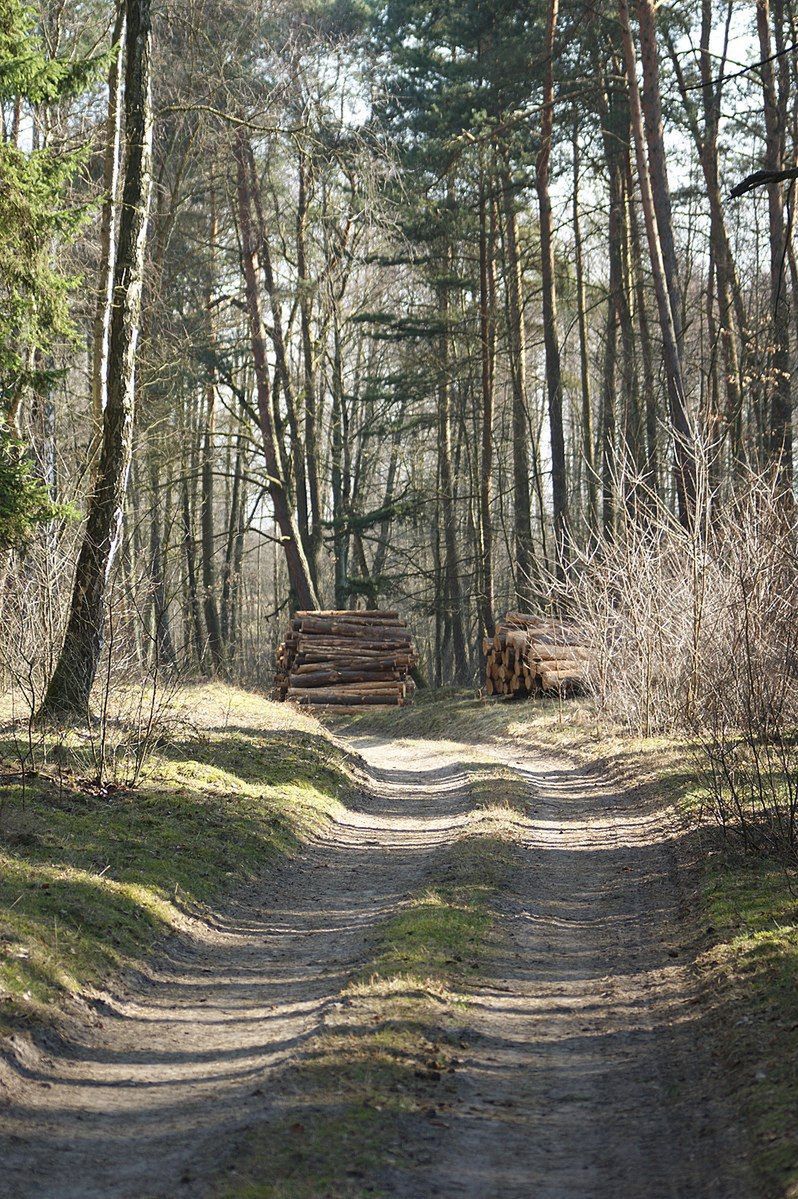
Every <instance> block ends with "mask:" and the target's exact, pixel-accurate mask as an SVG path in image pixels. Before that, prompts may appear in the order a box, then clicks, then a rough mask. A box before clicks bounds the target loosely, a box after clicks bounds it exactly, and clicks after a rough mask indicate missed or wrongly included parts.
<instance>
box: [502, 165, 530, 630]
mask: <svg viewBox="0 0 798 1199" xmlns="http://www.w3.org/2000/svg"><path fill="white" fill-rule="evenodd" d="M501 184H502V195H503V200H504V256H505V287H506V290H507V316H508V326H509V327H508V342H509V349H510V377H511V382H512V389H513V527H514V532H515V546H514V550H515V571H514V576H515V590H516V597H517V600H518V604H519V605H520V607H522V608H525V607H526V608H529V607H531V606H532V604H533V602H534V598H533V596H534V589H533V586H532V576H533V568H534V564H533V554H532V508H531V502H530V495H529V441H528V436H529V435H528V430H527V411H526V328H525V323H524V303H523V290H522V275H521V260H520V257H519V254H518V221H517V217H516V211H515V197H514V196H513V185H512V177H511V175H510V170H509V168H505V170H504V172H503V174H502V179H501Z"/></svg>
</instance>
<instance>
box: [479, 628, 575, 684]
mask: <svg viewBox="0 0 798 1199" xmlns="http://www.w3.org/2000/svg"><path fill="white" fill-rule="evenodd" d="M482 651H483V653H484V655H485V691H486V693H487V694H488V695H506V696H515V697H516V698H518V699H521V698H523V697H525V696H528V695H538V694H540V692H545V691H548V692H555V693H559V694H567V693H570V692H577V691H580V690H582V689H583V688H584V685H585V683H586V681H587V672H588V666H589V662H590V650H589V648H588V644H587V638H586V636H585V634H584V633H583V631H582V630H581V629H579V628H578V627H577V626H576V625H574V624H570V623H568V622H567V621H564V620H549V619H546V618H545V617H543V616H527V615H526V614H525V613H523V612H508V613H507V615H506V616H505V618H504V620H502V621H499V622H498V624H497V625H496V633H495V635H494V637H493V638H492V639H491V638H489V637H485V638H484V639H483V642H482Z"/></svg>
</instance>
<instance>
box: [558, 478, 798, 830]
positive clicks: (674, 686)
mask: <svg viewBox="0 0 798 1199" xmlns="http://www.w3.org/2000/svg"><path fill="white" fill-rule="evenodd" d="M706 494H707V493H706V489H704V495H706ZM710 517H711V519H710ZM794 518H795V513H794V508H793V506H792V504H791V503H789V502H787V501H786V500H785V498H784V497H783V494H782V493H781V492H780V491H779V488H778V483H777V481H775V480H771V479H770V478H765V477H752V478H750V479H749V480H748V481H747V484H746V485H745V487H744V488H743V489H741V490H740V491H739V492H738V494H737V497H736V498H735V500H734V501H733V502H732V503H729V504H727V505H725V506H723V507H719V508H718V510H717V513H714V512H712V513H711V511H710V508H709V505H708V504H707V503H706V502H705V500H702V502H701V504H700V507H699V512H698V519H697V520H696V522H695V525H694V526H693V528H692V529H686V528H684V527H683V526H681V525H680V524H679V523H678V522H676V521H675V520H674V518H673V517H672V515H671V514H670V513H669V512H668V511H667V510H666V509H665V508H664V507H662V506H660V505H658V504H657V503H656V502H655V501H654V499H653V497H648V503H647V505H646V508H645V516H644V517H643V518H641V516H640V510H639V509H638V512H637V515H636V516H634V517H633V516H632V514H630V513H629V512H626V513H625V514H624V516H623V518H622V520H621V522H620V527H619V529H618V532H617V536H616V537H615V539H614V540H613V541H611V542H602V543H601V545H600V546H599V547H598V548H595V549H593V550H592V551H590V552H584V553H583V554H582V555H581V556H579V557H577V559H576V560H575V561H574V563H573V567H572V570H571V573H570V575H569V578H568V580H567V582H566V586H565V590H566V598H567V602H568V604H569V606H570V607H571V609H572V610H573V611H574V613H575V615H576V616H577V618H578V619H579V620H580V621H582V622H583V623H584V624H585V625H586V626H587V627H588V628H589V629H590V630H591V633H592V637H593V642H594V645H595V650H596V653H595V660H594V663H593V666H592V668H591V675H590V686H591V689H592V692H593V694H594V697H595V700H596V703H597V706H598V709H599V712H600V713H601V714H602V715H603V716H605V717H606V718H608V719H610V720H612V721H613V722H614V723H621V724H623V725H625V726H626V727H627V728H628V729H629V730H630V731H632V732H634V733H637V734H640V735H643V736H649V735H651V734H653V733H656V732H679V731H688V732H690V733H691V734H692V735H693V737H694V738H695V740H696V742H697V743H698V745H699V746H700V747H701V754H700V758H701V763H702V767H703V770H704V772H705V774H706V778H707V782H708V792H709V796H710V806H711V808H712V810H713V812H714V815H715V816H716V818H717V819H718V820H719V821H720V823H721V824H722V825H723V826H724V827H725V828H734V829H736V830H737V831H739V832H740V833H741V834H742V836H743V838H744V840H745V843H746V844H747V845H749V846H752V845H761V844H767V845H769V846H770V847H772V848H779V849H785V848H786V849H788V850H789V851H790V852H791V853H792V852H795V850H796V848H798V829H797V828H796V822H797V821H798V738H796V732H795V730H796V726H798V691H797V690H796V674H798V621H797V620H796V615H797V614H798V553H797V551H796V529H795V519H794Z"/></svg>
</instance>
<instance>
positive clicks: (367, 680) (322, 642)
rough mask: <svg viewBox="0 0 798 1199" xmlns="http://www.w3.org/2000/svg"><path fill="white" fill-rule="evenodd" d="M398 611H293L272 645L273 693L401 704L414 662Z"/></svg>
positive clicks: (310, 700)
mask: <svg viewBox="0 0 798 1199" xmlns="http://www.w3.org/2000/svg"><path fill="white" fill-rule="evenodd" d="M416 662H417V658H416V651H415V648H414V646H413V638H412V636H411V634H410V630H409V629H408V628H407V625H406V623H405V621H404V620H402V619H401V617H400V616H399V613H398V612H386V611H377V612H350V611H338V612H297V613H295V615H294V617H293V619H292V621H291V623H290V625H289V627H288V630H287V632H286V636H285V641H284V642H283V643H282V645H280V646H278V648H277V670H276V676H275V693H276V698H277V699H279V700H293V701H294V702H295V703H299V704H337V705H343V706H347V707H350V706H351V707H359V706H360V705H361V704H372V705H382V704H390V705H394V706H402V705H403V704H407V703H409V702H410V700H411V699H412V696H413V692H414V691H415V684H414V683H413V680H412V679H411V678H410V670H411V669H412V667H413V666H415V665H416Z"/></svg>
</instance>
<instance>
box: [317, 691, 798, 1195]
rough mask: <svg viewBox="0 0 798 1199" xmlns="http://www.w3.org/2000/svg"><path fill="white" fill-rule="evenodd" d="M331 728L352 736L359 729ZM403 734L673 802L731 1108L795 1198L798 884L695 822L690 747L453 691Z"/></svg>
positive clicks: (761, 1174)
mask: <svg viewBox="0 0 798 1199" xmlns="http://www.w3.org/2000/svg"><path fill="white" fill-rule="evenodd" d="M382 719H384V717H383V718H382ZM337 724H338V725H339V726H340V725H341V724H345V727H347V728H349V727H352V728H356V727H357V719H356V718H349V719H348V720H345V721H340V720H339V721H338V722H337ZM400 726H401V727H397V730H396V732H397V735H399V736H404V737H407V738H413V737H420V738H423V737H424V736H425V735H429V736H437V735H440V730H442V729H446V730H447V735H448V736H451V737H453V738H454V737H457V736H462V735H464V731H465V730H469V733H468V735H469V736H470V737H471V738H472V739H474V740H485V741H489V740H490V739H491V738H495V739H496V740H498V741H501V742H508V741H512V740H514V739H517V740H519V741H521V742H523V743H524V745H525V746H526V748H527V749H531V750H532V751H533V752H534V749H535V748H536V747H540V748H541V749H542V750H544V751H545V750H547V749H552V748H555V747H556V748H560V749H562V750H563V751H564V752H566V753H569V754H570V755H571V756H572V757H573V758H574V759H575V760H576V761H578V762H580V763H582V764H583V765H585V766H588V767H595V768H598V769H601V770H602V771H603V772H606V773H609V774H610V775H611V776H614V777H617V778H618V779H619V781H620V783H621V784H622V785H624V786H632V787H634V788H635V789H636V790H637V792H638V793H639V795H640V797H641V802H642V803H650V804H652V806H654V805H661V804H662V803H663V802H664V803H671V804H673V806H674V807H675V808H676V809H677V810H678V811H680V812H681V813H682V815H683V816H684V818H685V827H684V846H685V849H684V854H683V855H682V858H683V859H685V860H686V861H688V862H689V861H694V862H695V864H696V865H697V867H698V869H697V871H696V879H697V881H698V893H697V895H696V908H695V910H694V912H693V916H694V923H695V928H696V930H697V943H696V945H695V947H694V953H695V958H696V964H697V967H698V969H699V970H700V972H701V976H702V977H703V979H704V982H705V993H706V995H707V997H708V1001H709V1002H710V1003H711V1004H712V1008H713V1018H714V1026H715V1042H716V1046H717V1047H718V1050H719V1052H720V1053H721V1055H722V1057H723V1059H724V1060H725V1063H726V1066H727V1071H726V1076H727V1078H728V1079H729V1085H730V1088H731V1090H732V1092H733V1093H732V1096H731V1098H732V1100H733V1102H734V1104H735V1105H736V1106H737V1107H738V1108H739V1110H740V1111H741V1114H742V1117H743V1123H744V1125H745V1127H746V1129H747V1130H748V1131H749V1133H750V1138H751V1153H752V1158H753V1166H754V1172H755V1175H756V1177H757V1179H758V1180H759V1182H760V1184H761V1192H762V1194H763V1195H765V1196H767V1199H798V876H797V875H796V871H795V870H794V869H790V868H788V867H787V866H786V865H785V864H784V863H783V862H779V861H774V860H772V859H768V858H766V857H757V856H754V855H745V854H743V853H742V852H741V851H740V848H739V846H738V845H737V844H736V843H735V841H734V839H733V837H730V838H728V839H723V838H722V836H721V834H720V831H719V830H718V829H717V827H716V826H715V825H714V824H713V823H712V822H711V820H709V819H705V820H700V817H701V815H702V803H703V801H704V795H703V794H702V788H701V781H700V770H699V766H698V755H697V754H696V752H695V749H694V747H693V746H691V745H690V744H689V743H687V742H684V741H679V740H677V739H669V738H659V739H654V738H651V739H648V740H638V739H634V738H632V737H630V736H628V735H626V734H624V733H622V732H619V731H612V730H608V729H606V728H604V727H601V728H599V727H598V726H597V724H596V722H595V720H594V717H593V715H592V713H591V711H590V708H589V705H588V704H587V703H586V702H585V703H580V702H579V701H572V702H570V703H567V704H564V705H561V704H559V703H557V702H556V701H552V700H543V701H530V702H521V703H501V702H495V701H493V702H490V701H489V702H487V703H486V702H484V701H479V700H475V699H473V698H471V697H468V696H466V695H464V694H463V693H452V694H451V696H450V697H449V699H448V700H447V701H446V702H442V699H441V697H440V696H436V697H435V698H434V702H432V703H429V704H428V703H427V702H425V699H424V697H423V695H421V699H420V702H419V703H417V704H416V706H414V707H413V708H408V709H406V710H404V711H403V712H402V713H401V716H400ZM425 730H429V731H428V732H425ZM697 830H698V832H699V836H698V839H697V840H696V832H697ZM690 842H692V844H690ZM688 846H689V847H688Z"/></svg>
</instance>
